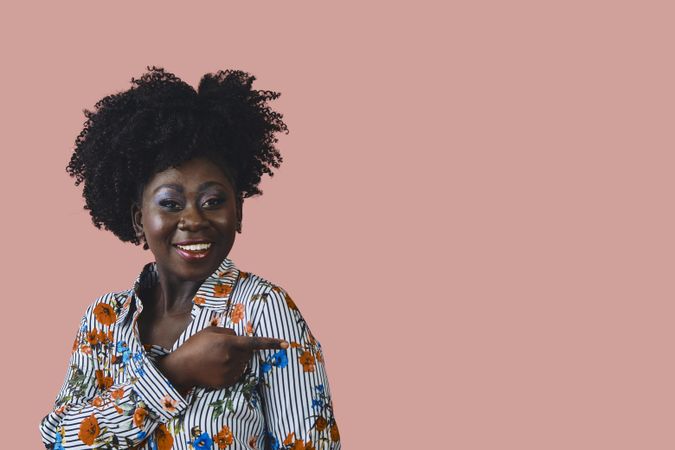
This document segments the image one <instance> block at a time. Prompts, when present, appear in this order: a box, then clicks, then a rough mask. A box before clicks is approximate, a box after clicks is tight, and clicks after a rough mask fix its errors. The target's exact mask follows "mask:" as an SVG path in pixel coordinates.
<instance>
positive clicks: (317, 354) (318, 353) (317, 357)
mask: <svg viewBox="0 0 675 450" xmlns="http://www.w3.org/2000/svg"><path fill="white" fill-rule="evenodd" d="M316 360H317V361H319V362H320V363H323V353H321V350H319V351H318V352H316Z"/></svg>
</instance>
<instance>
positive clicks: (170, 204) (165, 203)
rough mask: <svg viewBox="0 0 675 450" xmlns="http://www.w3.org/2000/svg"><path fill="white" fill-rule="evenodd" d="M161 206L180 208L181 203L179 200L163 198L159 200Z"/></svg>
mask: <svg viewBox="0 0 675 450" xmlns="http://www.w3.org/2000/svg"><path fill="white" fill-rule="evenodd" d="M159 206H161V207H163V208H167V209H180V205H179V204H178V202H175V201H173V200H161V201H160V202H159Z"/></svg>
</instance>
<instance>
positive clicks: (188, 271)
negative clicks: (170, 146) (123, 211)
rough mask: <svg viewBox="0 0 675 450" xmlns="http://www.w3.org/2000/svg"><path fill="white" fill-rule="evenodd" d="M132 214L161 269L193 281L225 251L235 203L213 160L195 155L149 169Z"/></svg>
mask: <svg viewBox="0 0 675 450" xmlns="http://www.w3.org/2000/svg"><path fill="white" fill-rule="evenodd" d="M132 218H133V222H134V227H135V228H136V230H137V231H142V232H143V234H144V235H145V240H146V242H147V243H148V246H149V247H150V250H151V251H152V253H153V254H154V256H155V261H156V262H157V266H158V269H160V270H161V272H163V273H164V274H166V275H167V276H170V277H172V278H173V279H174V280H175V281H183V280H186V281H188V280H189V281H199V280H203V279H205V278H207V277H208V276H209V275H211V274H212V273H213V272H214V271H215V270H216V269H217V268H218V266H219V265H220V263H221V262H222V260H223V259H224V258H225V257H227V255H228V254H229V253H230V249H232V245H233V244H234V238H235V235H236V232H237V222H239V221H240V220H241V203H240V202H239V200H238V196H237V192H236V190H235V188H234V186H233V185H232V183H231V182H230V180H229V179H228V177H226V176H225V174H224V172H223V171H222V170H221V169H220V168H219V167H218V166H217V165H216V164H214V163H213V162H212V161H210V160H209V159H206V158H195V159H192V160H190V161H187V162H185V163H183V164H181V165H180V166H178V167H176V168H169V169H167V170H165V171H163V172H159V173H157V174H155V175H154V176H153V177H152V178H151V179H150V181H149V182H148V183H147V184H146V185H145V188H144V190H143V195H142V201H141V205H140V208H139V207H138V205H134V207H133V208H132Z"/></svg>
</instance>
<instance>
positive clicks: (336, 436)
mask: <svg viewBox="0 0 675 450" xmlns="http://www.w3.org/2000/svg"><path fill="white" fill-rule="evenodd" d="M330 438H331V439H332V440H333V442H338V441H339V440H340V432H339V431H338V426H337V423H336V422H333V424H332V425H331V426H330Z"/></svg>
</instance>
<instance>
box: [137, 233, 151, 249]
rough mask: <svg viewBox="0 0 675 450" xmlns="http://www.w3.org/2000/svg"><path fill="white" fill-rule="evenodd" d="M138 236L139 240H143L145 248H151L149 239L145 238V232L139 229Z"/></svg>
mask: <svg viewBox="0 0 675 450" xmlns="http://www.w3.org/2000/svg"><path fill="white" fill-rule="evenodd" d="M136 237H137V238H138V240H139V241H143V250H148V249H149V248H150V247H148V241H147V240H146V239H145V233H143V232H142V231H140V230H139V231H137V232H136Z"/></svg>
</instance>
